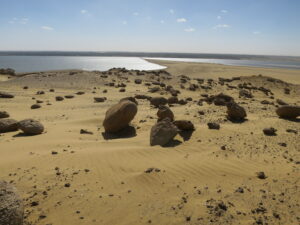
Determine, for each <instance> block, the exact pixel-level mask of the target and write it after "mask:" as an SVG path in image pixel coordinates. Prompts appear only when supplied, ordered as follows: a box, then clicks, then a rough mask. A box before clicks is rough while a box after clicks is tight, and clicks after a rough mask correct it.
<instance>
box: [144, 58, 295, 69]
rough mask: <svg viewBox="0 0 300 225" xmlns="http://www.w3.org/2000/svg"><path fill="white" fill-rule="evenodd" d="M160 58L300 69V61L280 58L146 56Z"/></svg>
mask: <svg viewBox="0 0 300 225" xmlns="http://www.w3.org/2000/svg"><path fill="white" fill-rule="evenodd" d="M145 59H158V60H168V61H178V62H199V63H217V64H223V65H230V66H251V67H267V68H283V69H298V70H300V61H294V60H291V61H288V60H284V61H280V60H252V59H251V60H245V59H239V60H237V59H195V58H148V57H147V58H145Z"/></svg>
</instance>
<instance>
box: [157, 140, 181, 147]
mask: <svg viewBox="0 0 300 225" xmlns="http://www.w3.org/2000/svg"><path fill="white" fill-rule="evenodd" d="M181 143H182V142H181V141H179V140H171V141H169V142H168V143H167V144H165V145H163V146H162V147H164V148H171V147H176V146H178V145H180V144H181Z"/></svg>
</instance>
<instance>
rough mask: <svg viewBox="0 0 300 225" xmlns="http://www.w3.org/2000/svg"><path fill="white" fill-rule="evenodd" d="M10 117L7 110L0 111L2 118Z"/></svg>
mask: <svg viewBox="0 0 300 225" xmlns="http://www.w3.org/2000/svg"><path fill="white" fill-rule="evenodd" d="M8 117H9V114H8V112H6V111H0V119H2V118H8Z"/></svg>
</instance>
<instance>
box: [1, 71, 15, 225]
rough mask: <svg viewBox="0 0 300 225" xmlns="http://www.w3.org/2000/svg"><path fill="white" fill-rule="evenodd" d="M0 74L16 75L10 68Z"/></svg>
mask: <svg viewBox="0 0 300 225" xmlns="http://www.w3.org/2000/svg"><path fill="white" fill-rule="evenodd" d="M0 74H7V75H11V76H14V75H16V72H15V70H14V69H12V68H7V69H4V68H1V69H0ZM1 225H2V224H1Z"/></svg>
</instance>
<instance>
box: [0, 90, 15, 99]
mask: <svg viewBox="0 0 300 225" xmlns="http://www.w3.org/2000/svg"><path fill="white" fill-rule="evenodd" d="M13 97H15V96H14V95H12V94H9V93H7V92H4V91H0V98H13Z"/></svg>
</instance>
